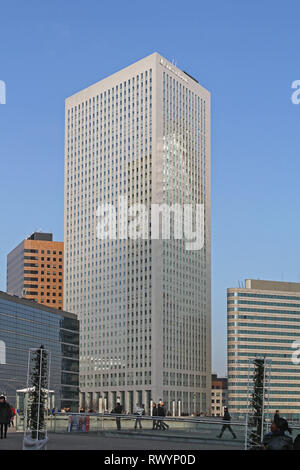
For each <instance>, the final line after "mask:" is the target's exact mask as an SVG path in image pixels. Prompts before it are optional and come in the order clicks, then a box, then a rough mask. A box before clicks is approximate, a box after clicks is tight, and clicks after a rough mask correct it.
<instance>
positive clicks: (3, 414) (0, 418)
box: [0, 395, 12, 439]
mask: <svg viewBox="0 0 300 470" xmlns="http://www.w3.org/2000/svg"><path fill="white" fill-rule="evenodd" d="M11 418H12V411H11V407H10V405H9V403H7V401H6V400H5V396H4V395H1V396H0V427H1V439H3V430H4V438H5V439H6V437H7V428H8V426H9V423H10V420H11Z"/></svg>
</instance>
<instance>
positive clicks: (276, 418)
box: [273, 410, 280, 426]
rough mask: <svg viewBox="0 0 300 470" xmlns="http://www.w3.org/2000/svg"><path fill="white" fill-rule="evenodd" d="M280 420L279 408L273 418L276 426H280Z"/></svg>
mask: <svg viewBox="0 0 300 470" xmlns="http://www.w3.org/2000/svg"><path fill="white" fill-rule="evenodd" d="M279 420H280V414H279V410H276V412H275V414H274V419H273V422H274V423H275V424H276V426H279Z"/></svg>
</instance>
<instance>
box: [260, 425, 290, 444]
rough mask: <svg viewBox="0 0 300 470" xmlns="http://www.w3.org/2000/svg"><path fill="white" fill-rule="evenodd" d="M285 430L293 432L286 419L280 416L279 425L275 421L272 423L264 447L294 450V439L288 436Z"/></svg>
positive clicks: (264, 440)
mask: <svg viewBox="0 0 300 470" xmlns="http://www.w3.org/2000/svg"><path fill="white" fill-rule="evenodd" d="M285 431H288V432H289V433H292V430H291V429H290V428H289V425H288V422H287V421H286V420H285V419H283V418H280V420H279V425H277V424H276V423H275V421H274V422H273V423H272V425H271V432H269V433H267V434H265V436H264V439H263V448H264V449H266V450H292V449H293V439H292V438H291V437H290V436H287V435H286V434H285Z"/></svg>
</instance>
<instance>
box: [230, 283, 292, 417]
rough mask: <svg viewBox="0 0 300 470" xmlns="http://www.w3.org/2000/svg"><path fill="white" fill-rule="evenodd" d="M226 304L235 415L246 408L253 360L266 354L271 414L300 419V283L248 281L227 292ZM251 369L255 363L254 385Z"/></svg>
mask: <svg viewBox="0 0 300 470" xmlns="http://www.w3.org/2000/svg"><path fill="white" fill-rule="evenodd" d="M227 305H228V307H227V312H228V315H227V318H228V401H229V406H230V411H231V414H235V415H240V416H242V415H243V414H245V412H246V407H247V389H248V361H249V360H251V361H252V359H254V358H257V357H259V358H264V357H266V358H267V359H270V360H271V369H270V374H267V377H266V378H267V380H266V382H267V385H268V383H269V380H270V387H269V386H268V389H269V391H270V393H269V394H268V400H267V401H268V403H269V411H270V414H271V415H273V414H274V413H275V411H276V409H279V410H280V412H281V413H282V415H283V416H285V417H295V418H296V417H297V419H299V415H300V401H299V399H300V369H299V364H298V363H297V358H296V357H295V353H297V350H299V349H300V347H299V345H300V283H296V282H276V281H262V280H254V279H247V280H246V281H245V287H243V288H233V289H228V290H227ZM297 341H298V342H299V345H298V346H297ZM296 355H297V354H296ZM252 372H253V367H252V366H251V369H250V383H251V377H252ZM249 390H250V392H249V396H250V395H251V387H250V389H249ZM265 405H266V406H267V403H266V404H265Z"/></svg>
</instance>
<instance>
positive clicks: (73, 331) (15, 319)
mask: <svg viewBox="0 0 300 470" xmlns="http://www.w3.org/2000/svg"><path fill="white" fill-rule="evenodd" d="M42 345H43V346H44V348H45V349H47V350H48V351H49V352H50V353H51V361H50V364H51V366H50V389H51V390H52V391H53V392H54V401H53V403H54V406H55V408H56V410H57V409H61V408H71V410H72V411H78V408H79V322H78V320H77V318H76V316H75V315H73V314H71V313H68V312H64V311H59V310H57V309H55V308H50V307H46V306H45V305H41V304H38V303H35V302H32V301H30V300H26V299H21V298H19V297H16V296H12V295H9V294H6V293H4V292H0V393H2V394H4V395H5V396H6V397H7V401H8V402H9V403H10V404H11V405H13V406H15V405H16V392H17V390H22V389H24V388H26V384H27V364H28V354H29V349H30V348H40V347H41V346H42Z"/></svg>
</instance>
